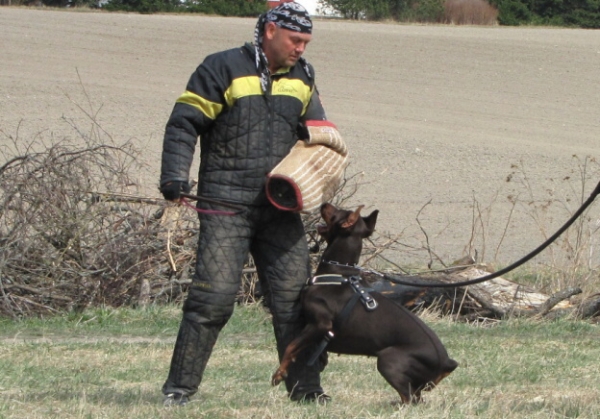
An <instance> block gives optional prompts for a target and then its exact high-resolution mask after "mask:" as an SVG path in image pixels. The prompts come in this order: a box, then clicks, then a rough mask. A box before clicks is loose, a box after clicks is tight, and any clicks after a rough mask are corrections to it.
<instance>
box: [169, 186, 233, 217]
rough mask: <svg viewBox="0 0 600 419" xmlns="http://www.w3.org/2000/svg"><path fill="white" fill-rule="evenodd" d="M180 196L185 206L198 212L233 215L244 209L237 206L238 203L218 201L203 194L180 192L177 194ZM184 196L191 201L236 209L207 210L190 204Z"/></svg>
mask: <svg viewBox="0 0 600 419" xmlns="http://www.w3.org/2000/svg"><path fill="white" fill-rule="evenodd" d="M179 195H180V196H181V198H180V199H179V200H180V202H181V203H182V204H183V205H185V206H186V207H189V208H191V209H193V210H194V211H196V212H198V213H200V214H211V215H228V216H233V215H238V214H241V213H242V212H243V211H244V208H243V207H241V206H239V205H235V204H230V203H229V202H224V201H219V200H216V199H212V198H205V197H203V196H197V195H192V194H189V193H183V192H182V193H180V194H179ZM185 198H188V199H191V200H193V201H202V202H207V203H209V204H214V205H219V206H222V207H225V208H231V209H235V210H237V211H222V210H208V209H202V208H198V207H196V206H194V205H192V204H190V203H189V202H188V201H187V200H186V199H185Z"/></svg>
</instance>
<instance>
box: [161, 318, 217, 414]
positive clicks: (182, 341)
mask: <svg viewBox="0 0 600 419" xmlns="http://www.w3.org/2000/svg"><path fill="white" fill-rule="evenodd" d="M196 317H198V315H197V314H195V313H184V315H183V319H182V321H181V325H180V326H179V333H178V334H177V341H176V342H175V349H174V350H173V357H172V359H171V367H170V370H169V376H168V378H167V381H166V382H165V384H164V385H163V388H162V392H163V394H164V395H165V396H166V397H165V400H164V404H165V405H169V406H174V405H179V406H183V405H185V404H186V403H187V402H188V400H189V397H190V396H192V395H193V394H195V393H196V392H197V391H198V387H199V385H200V382H201V381H202V375H203V374H204V369H205V368H206V364H207V363H208V359H209V357H210V355H211V353H212V349H213V347H214V346H215V342H216V341H217V336H218V335H219V332H220V330H221V327H222V326H220V325H206V324H202V323H199V322H198V321H196Z"/></svg>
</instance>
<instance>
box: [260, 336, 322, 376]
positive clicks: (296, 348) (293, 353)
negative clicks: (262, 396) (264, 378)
mask: <svg viewBox="0 0 600 419" xmlns="http://www.w3.org/2000/svg"><path fill="white" fill-rule="evenodd" d="M316 337H318V329H317V328H316V327H314V326H312V325H307V326H306V327H305V328H304V329H303V330H302V332H301V333H300V335H298V337H297V338H296V339H294V340H292V341H291V342H290V343H289V345H288V346H287V348H285V352H284V354H283V357H282V358H281V362H280V363H279V368H277V370H276V371H275V372H274V373H273V375H272V377H271V385H273V386H276V385H278V384H279V383H281V382H282V381H283V380H284V379H285V378H286V377H287V372H288V368H289V367H290V364H291V363H292V362H295V361H296V357H297V356H298V354H299V353H300V352H301V351H302V350H304V349H306V348H307V347H308V346H309V345H310V344H311V343H313V342H314V341H315V340H316Z"/></svg>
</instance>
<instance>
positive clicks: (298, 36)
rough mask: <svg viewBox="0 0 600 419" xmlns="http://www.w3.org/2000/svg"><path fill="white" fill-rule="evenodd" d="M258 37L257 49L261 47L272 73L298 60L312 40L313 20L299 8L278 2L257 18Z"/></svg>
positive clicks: (297, 5) (298, 5) (291, 4)
mask: <svg viewBox="0 0 600 419" xmlns="http://www.w3.org/2000/svg"><path fill="white" fill-rule="evenodd" d="M257 35H258V36H257V46H260V47H261V48H262V50H263V52H264V54H265V56H266V58H267V60H268V62H269V70H270V71H271V72H272V73H273V72H275V71H277V70H279V69H280V68H283V67H291V66H293V65H294V64H296V62H297V61H298V60H299V59H300V57H301V56H302V54H303V53H304V50H305V49H306V45H307V44H308V43H309V42H310V40H311V38H312V21H311V20H310V16H309V15H308V12H307V11H306V9H305V8H304V7H303V6H302V5H300V4H298V3H295V2H289V3H281V4H280V5H279V6H277V7H275V8H273V9H271V10H269V11H268V12H266V13H265V14H263V15H261V16H260V18H259V20H258V24H257Z"/></svg>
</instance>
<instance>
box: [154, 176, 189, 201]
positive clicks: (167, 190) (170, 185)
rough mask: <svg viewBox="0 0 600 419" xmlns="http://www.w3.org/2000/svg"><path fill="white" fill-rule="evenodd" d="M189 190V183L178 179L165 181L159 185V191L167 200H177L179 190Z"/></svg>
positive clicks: (186, 191)
mask: <svg viewBox="0 0 600 419" xmlns="http://www.w3.org/2000/svg"><path fill="white" fill-rule="evenodd" d="M190 190H191V188H190V184H189V183H188V182H182V181H180V180H175V181H173V182H167V183H165V184H164V185H161V187H160V193H162V195H163V196H164V197H165V199H166V200H167V201H178V200H179V198H180V197H181V192H185V193H190Z"/></svg>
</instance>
